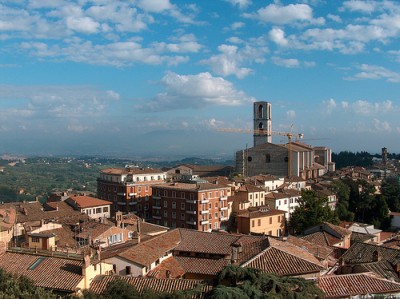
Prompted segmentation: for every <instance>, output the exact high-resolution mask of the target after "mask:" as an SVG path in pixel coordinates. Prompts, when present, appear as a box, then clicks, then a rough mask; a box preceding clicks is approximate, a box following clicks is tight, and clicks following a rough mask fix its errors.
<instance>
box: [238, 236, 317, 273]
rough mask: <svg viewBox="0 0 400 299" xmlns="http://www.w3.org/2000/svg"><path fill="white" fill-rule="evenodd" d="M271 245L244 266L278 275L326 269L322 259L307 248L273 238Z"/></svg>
mask: <svg viewBox="0 0 400 299" xmlns="http://www.w3.org/2000/svg"><path fill="white" fill-rule="evenodd" d="M269 240H270V247H268V249H266V250H264V251H263V252H261V253H260V254H258V255H257V256H256V257H255V258H253V259H251V260H250V261H249V262H246V263H244V264H243V265H242V266H244V267H248V268H255V269H260V270H262V271H265V272H270V273H276V274H277V275H282V276H286V275H302V274H307V273H319V272H320V271H321V270H323V269H324V266H323V265H322V264H321V263H320V261H319V260H318V259H317V258H315V257H314V256H313V255H312V254H311V253H309V252H308V251H307V250H305V249H303V248H300V247H297V246H295V245H293V244H290V243H288V242H282V241H278V240H275V239H272V238H269Z"/></svg>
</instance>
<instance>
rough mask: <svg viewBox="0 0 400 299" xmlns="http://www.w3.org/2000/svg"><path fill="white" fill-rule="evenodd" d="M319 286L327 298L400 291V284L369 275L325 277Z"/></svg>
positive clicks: (320, 279) (320, 280) (321, 279)
mask: <svg viewBox="0 0 400 299" xmlns="http://www.w3.org/2000/svg"><path fill="white" fill-rule="evenodd" d="M318 286H319V288H320V289H322V290H323V291H324V293H325V295H326V298H348V297H350V296H356V295H367V294H384V293H392V292H396V293H397V292H399V291H400V284H399V283H395V282H392V281H389V280H386V279H381V278H377V277H373V276H371V275H367V274H348V275H324V276H321V277H320V278H319V279H318Z"/></svg>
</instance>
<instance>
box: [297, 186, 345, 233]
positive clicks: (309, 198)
mask: <svg viewBox="0 0 400 299" xmlns="http://www.w3.org/2000/svg"><path fill="white" fill-rule="evenodd" d="M322 222H329V223H332V224H338V223H339V218H338V217H337V215H336V213H335V211H333V210H332V209H331V208H330V207H329V206H328V198H326V197H322V196H318V195H317V194H316V192H315V191H313V190H302V191H301V199H299V207H298V208H296V209H295V210H294V212H293V213H292V214H291V215H290V227H291V230H292V231H293V232H294V233H295V234H302V233H303V232H304V231H305V230H306V229H307V228H309V227H312V226H314V225H317V224H320V223H322Z"/></svg>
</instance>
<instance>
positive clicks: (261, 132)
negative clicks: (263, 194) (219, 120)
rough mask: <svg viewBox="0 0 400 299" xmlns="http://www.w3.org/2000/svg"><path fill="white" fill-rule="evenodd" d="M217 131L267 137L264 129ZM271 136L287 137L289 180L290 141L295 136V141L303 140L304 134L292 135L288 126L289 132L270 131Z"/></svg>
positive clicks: (222, 129)
mask: <svg viewBox="0 0 400 299" xmlns="http://www.w3.org/2000/svg"><path fill="white" fill-rule="evenodd" d="M217 131H220V132H234V133H253V134H254V135H265V136H266V138H267V136H268V135H269V134H268V131H267V130H264V129H253V130H251V129H238V128H219V129H217ZM270 134H271V135H279V136H285V137H287V141H288V142H287V145H288V177H289V178H290V176H291V171H292V167H291V163H292V159H291V155H292V140H293V136H295V138H296V141H297V140H300V139H303V137H304V134H303V133H297V134H294V133H293V124H292V125H290V131H289V132H279V131H270Z"/></svg>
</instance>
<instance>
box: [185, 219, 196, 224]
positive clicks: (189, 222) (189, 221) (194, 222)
mask: <svg viewBox="0 0 400 299" xmlns="http://www.w3.org/2000/svg"><path fill="white" fill-rule="evenodd" d="M186 223H187V224H190V225H196V224H197V222H196V221H194V220H188V221H186Z"/></svg>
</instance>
